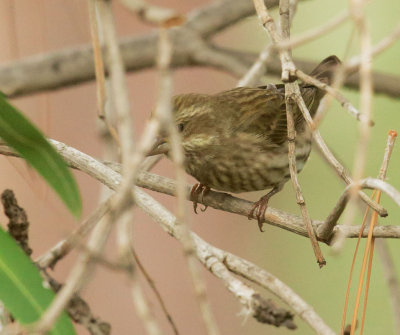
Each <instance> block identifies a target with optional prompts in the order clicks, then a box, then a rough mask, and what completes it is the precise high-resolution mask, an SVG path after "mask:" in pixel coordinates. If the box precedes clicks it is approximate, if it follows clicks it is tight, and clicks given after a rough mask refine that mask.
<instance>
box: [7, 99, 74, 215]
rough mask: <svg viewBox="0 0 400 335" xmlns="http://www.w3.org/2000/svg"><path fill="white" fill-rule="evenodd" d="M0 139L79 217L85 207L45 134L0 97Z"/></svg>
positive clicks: (59, 157)
mask: <svg viewBox="0 0 400 335" xmlns="http://www.w3.org/2000/svg"><path fill="white" fill-rule="evenodd" d="M0 137H1V138H2V139H3V140H4V141H5V142H6V143H7V145H8V146H10V147H11V148H13V149H14V150H15V151H17V152H18V153H19V154H20V155H21V156H22V157H23V158H24V159H25V160H26V161H27V162H28V163H29V164H30V165H31V166H32V167H33V168H34V169H36V170H37V171H38V172H39V173H40V174H41V175H42V177H43V178H44V179H45V180H46V181H47V183H48V184H49V185H50V186H51V187H52V188H53V189H54V190H55V191H56V192H57V194H58V195H59V196H60V198H61V199H62V200H63V201H64V203H65V204H66V206H67V207H68V208H69V210H70V211H71V212H72V213H73V214H74V215H75V217H79V216H80V214H81V211H82V203H81V198H80V195H79V190H78V186H77V184H76V182H75V179H74V178H73V177H72V174H71V173H70V171H69V170H68V167H67V165H66V164H65V162H64V161H63V159H62V158H61V156H60V155H59V154H58V153H57V152H56V151H55V149H54V148H53V147H52V146H51V144H50V143H49V142H48V141H47V140H46V138H45V137H44V136H43V135H42V133H41V132H40V131H39V130H38V129H37V128H36V127H35V126H34V125H32V123H31V122H30V121H28V120H27V119H26V118H25V117H24V116H23V115H22V114H21V112H19V111H18V110H17V109H16V108H15V107H13V106H12V105H10V104H9V103H8V102H7V100H6V99H5V98H4V97H3V96H1V95H0Z"/></svg>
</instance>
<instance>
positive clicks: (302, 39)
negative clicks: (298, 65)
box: [273, 11, 350, 49]
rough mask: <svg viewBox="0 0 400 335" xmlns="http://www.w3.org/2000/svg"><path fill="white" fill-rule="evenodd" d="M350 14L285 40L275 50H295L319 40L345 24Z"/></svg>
mask: <svg viewBox="0 0 400 335" xmlns="http://www.w3.org/2000/svg"><path fill="white" fill-rule="evenodd" d="M349 16H350V15H349V12H348V11H346V12H343V13H341V14H339V15H338V16H335V17H334V18H333V19H331V20H330V21H328V22H326V23H325V24H323V25H321V26H319V27H317V28H313V29H310V30H308V31H306V32H304V33H301V34H299V35H297V36H294V37H291V38H290V40H284V41H282V42H280V43H278V44H276V45H274V46H273V48H274V49H293V48H295V47H298V46H300V45H302V44H306V43H308V42H310V41H312V40H315V39H317V38H318V37H320V36H323V35H325V34H326V33H328V32H329V31H331V30H333V29H335V28H336V27H338V26H339V25H341V24H342V23H343V22H345V21H346V20H347V19H348V18H349Z"/></svg>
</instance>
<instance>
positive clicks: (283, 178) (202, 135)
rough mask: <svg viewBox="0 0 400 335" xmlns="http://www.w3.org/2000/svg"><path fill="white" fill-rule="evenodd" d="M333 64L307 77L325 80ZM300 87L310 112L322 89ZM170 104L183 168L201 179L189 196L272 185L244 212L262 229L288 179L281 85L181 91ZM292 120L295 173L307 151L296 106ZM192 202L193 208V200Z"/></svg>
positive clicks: (331, 59) (159, 149) (329, 61)
mask: <svg viewBox="0 0 400 335" xmlns="http://www.w3.org/2000/svg"><path fill="white" fill-rule="evenodd" d="M338 64H340V61H339V59H338V58H337V57H336V56H330V57H328V58H326V59H325V60H323V61H322V62H321V63H320V64H319V65H318V66H317V67H316V68H315V69H314V71H312V72H311V76H313V77H315V78H317V79H319V80H320V81H322V82H325V83H327V84H329V83H330V82H331V80H332V76H333V73H334V69H335V67H336V66H337V65H338ZM300 90H301V93H302V96H303V98H304V101H305V103H306V105H307V107H308V109H309V111H310V114H311V116H314V114H315V112H316V111H317V108H318V105H319V103H320V101H321V99H322V97H323V96H324V95H325V92H324V91H322V90H320V89H318V88H316V87H315V86H312V85H308V84H304V83H302V84H300ZM173 106H174V115H175V121H176V124H177V126H178V129H179V130H180V132H181V135H182V147H183V150H184V153H185V158H186V160H185V169H186V171H187V173H189V174H190V175H192V176H193V177H195V178H196V179H197V180H198V181H199V183H200V184H198V185H196V186H195V187H194V188H193V190H192V193H193V195H194V196H199V195H200V194H201V195H202V196H203V195H204V193H205V192H206V191H207V190H208V189H210V188H214V189H216V190H221V191H227V192H233V193H240V192H249V191H259V190H264V189H268V188H272V190H271V191H270V192H269V193H268V194H267V195H265V196H264V197H262V198H261V199H260V200H259V201H257V202H256V203H255V204H254V206H253V209H252V211H251V212H250V213H249V218H250V217H252V216H253V213H254V212H255V211H256V215H255V216H256V218H257V219H258V222H259V227H260V229H261V227H262V219H263V218H264V214H265V210H266V208H267V203H268V199H269V198H270V197H271V196H272V195H273V194H275V193H277V192H279V191H280V190H281V189H282V187H283V185H284V184H285V183H286V182H287V181H288V180H289V179H290V172H289V161H288V145H287V124H286V108H285V87H284V85H283V84H277V85H273V84H269V85H267V86H262V87H258V88H249V87H238V88H234V89H231V90H228V91H224V92H220V93H217V94H213V95H208V94H182V95H177V96H175V97H174V98H173ZM294 120H295V128H296V152H295V154H296V164H297V172H300V171H301V170H302V168H303V166H304V164H305V163H306V161H307V159H308V156H309V154H310V151H311V132H310V130H309V129H308V127H307V125H306V123H305V120H304V119H303V116H302V114H301V112H300V110H299V109H298V108H295V109H294ZM159 144H160V145H159V146H158V147H157V148H155V150H153V151H152V152H151V154H156V153H160V152H164V153H167V154H168V143H167V142H166V141H162V144H161V142H160V143H159ZM194 206H195V210H196V202H195V203H194Z"/></svg>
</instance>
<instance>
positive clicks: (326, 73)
mask: <svg viewBox="0 0 400 335" xmlns="http://www.w3.org/2000/svg"><path fill="white" fill-rule="evenodd" d="M341 63H342V62H341V61H340V59H339V58H337V57H336V56H334V55H332V56H329V57H327V58H325V59H324V60H323V61H322V62H321V63H319V65H318V66H317V67H316V68H315V69H314V70H313V71H312V72H311V73H310V76H311V77H314V78H315V79H318V80H319V81H321V82H323V83H325V84H328V85H331V84H332V80H333V77H334V74H335V70H336V69H337V67H338V66H339V65H340V64H341Z"/></svg>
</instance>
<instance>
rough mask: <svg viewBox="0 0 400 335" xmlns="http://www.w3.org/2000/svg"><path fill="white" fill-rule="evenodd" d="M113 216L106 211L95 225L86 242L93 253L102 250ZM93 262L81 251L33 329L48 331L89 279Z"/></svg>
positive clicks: (40, 331) (42, 331)
mask: <svg viewBox="0 0 400 335" xmlns="http://www.w3.org/2000/svg"><path fill="white" fill-rule="evenodd" d="M110 216H113V215H112V214H111V213H107V214H106V215H105V216H104V217H103V219H101V220H100V222H99V223H98V224H97V225H96V227H95V228H94V229H93V232H92V234H91V236H90V238H89V241H88V243H87V249H88V250H90V251H91V252H93V253H95V254H100V253H101V252H102V250H103V247H104V245H105V242H106V240H107V238H108V235H109V233H110V231H111V228H112V225H110V224H109V222H112V221H113V219H112V217H110ZM93 265H94V264H93V262H92V260H91V258H90V255H89V254H87V253H83V254H81V255H80V257H79V259H78V260H77V262H76V263H75V265H74V267H73V269H72V271H71V272H70V274H69V276H68V278H67V280H66V282H65V285H64V286H63V287H62V288H61V290H60V291H59V292H58V294H57V296H56V297H55V298H54V300H53V301H52V302H51V304H50V306H49V307H48V309H47V310H46V311H45V312H44V314H42V316H41V318H40V320H39V321H38V323H37V324H36V326H35V327H34V330H35V331H36V332H38V333H46V332H47V331H49V330H50V329H51V328H52V326H53V324H54V322H55V321H56V320H57V318H58V316H59V315H60V313H61V312H62V311H63V310H64V309H65V307H66V306H67V304H68V302H69V301H70V299H71V298H72V297H73V295H74V294H76V293H78V292H79V290H80V289H81V288H82V287H83V286H84V285H85V283H86V282H87V281H88V279H89V275H90V274H91V273H92V271H93Z"/></svg>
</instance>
